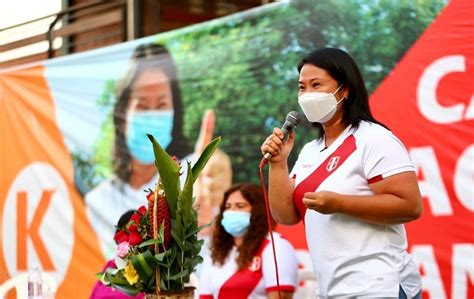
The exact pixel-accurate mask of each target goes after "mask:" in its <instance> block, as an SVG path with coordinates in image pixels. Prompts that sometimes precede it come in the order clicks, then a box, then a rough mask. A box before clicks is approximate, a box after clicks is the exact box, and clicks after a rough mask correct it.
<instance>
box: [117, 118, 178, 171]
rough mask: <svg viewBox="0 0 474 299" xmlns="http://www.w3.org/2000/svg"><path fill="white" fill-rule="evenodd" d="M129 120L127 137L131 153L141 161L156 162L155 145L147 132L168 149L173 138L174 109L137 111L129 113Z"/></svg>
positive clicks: (144, 162)
mask: <svg viewBox="0 0 474 299" xmlns="http://www.w3.org/2000/svg"><path fill="white" fill-rule="evenodd" d="M127 121H128V122H127V134H126V136H127V137H126V139H127V146H128V149H129V150H130V153H131V155H132V156H133V157H134V158H135V159H137V160H138V161H139V162H140V163H143V164H152V163H154V161H155V155H154V153H153V146H152V144H151V142H150V140H149V139H148V137H147V136H146V134H151V135H153V136H154V137H155V139H156V140H157V141H158V143H159V144H160V145H161V147H162V148H163V149H166V148H167V147H168V145H169V144H170V143H171V139H172V137H171V132H172V131H173V110H164V111H163V110H145V111H135V112H132V113H130V114H129V116H128V120H127Z"/></svg>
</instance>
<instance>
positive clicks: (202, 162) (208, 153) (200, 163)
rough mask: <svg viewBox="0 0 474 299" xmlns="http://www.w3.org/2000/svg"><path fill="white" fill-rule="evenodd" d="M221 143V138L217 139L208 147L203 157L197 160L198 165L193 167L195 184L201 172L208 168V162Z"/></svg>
mask: <svg viewBox="0 0 474 299" xmlns="http://www.w3.org/2000/svg"><path fill="white" fill-rule="evenodd" d="M219 143H221V137H217V138H215V139H214V140H212V141H211V142H209V144H208V145H207V146H206V148H205V149H204V151H203V152H202V154H201V156H199V159H198V160H197V162H196V164H194V166H193V182H194V181H196V179H197V178H198V176H199V174H200V173H201V171H202V170H203V169H204V166H206V163H207V161H209V158H211V156H212V154H213V153H214V151H215V150H216V148H217V146H218V145H219Z"/></svg>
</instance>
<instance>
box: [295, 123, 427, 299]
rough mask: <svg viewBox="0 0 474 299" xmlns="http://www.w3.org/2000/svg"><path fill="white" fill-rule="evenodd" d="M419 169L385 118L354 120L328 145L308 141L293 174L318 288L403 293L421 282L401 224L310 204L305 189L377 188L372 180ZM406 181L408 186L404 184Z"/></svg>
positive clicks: (337, 293)
mask: <svg viewBox="0 0 474 299" xmlns="http://www.w3.org/2000/svg"><path fill="white" fill-rule="evenodd" d="M406 171H415V168H414V166H413V164H412V162H411V160H410V157H409V155H408V152H407V150H406V148H405V147H404V145H403V144H402V143H401V142H400V140H399V139H398V138H397V137H395V136H394V135H393V134H392V133H391V132H390V131H389V130H387V129H385V128H383V127H382V126H380V125H377V124H374V123H370V122H365V121H363V122H361V123H360V125H359V128H358V129H356V130H354V129H352V128H351V127H350V126H349V127H347V128H346V129H345V130H344V132H343V133H342V134H341V135H340V136H339V137H338V138H337V140H336V141H334V142H333V143H332V144H331V145H330V146H329V147H328V148H325V146H324V140H314V141H312V142H309V143H307V144H306V145H305V146H304V147H303V149H302V151H301V153H300V155H299V157H298V160H297V162H296V163H295V165H294V168H293V170H292V172H291V174H290V176H293V175H296V182H295V186H296V187H295V191H294V193H293V200H294V202H295V205H296V207H297V208H298V211H299V213H300V215H301V216H302V219H303V220H304V222H305V228H306V240H307V242H308V249H309V252H310V254H311V258H312V262H313V269H314V270H315V273H316V276H317V280H318V296H320V297H323V298H326V297H330V298H333V297H342V296H348V295H351V296H354V295H358V296H361V297H378V298H380V297H397V298H398V292H399V286H400V285H401V286H402V287H403V289H404V290H405V292H406V293H407V295H408V296H414V295H415V294H416V293H418V292H419V291H420V289H421V278H420V275H419V273H418V270H417V267H416V265H415V263H414V262H413V260H412V258H411V256H410V255H409V254H408V253H407V251H406V248H407V239H406V233H405V228H404V226H403V225H402V224H398V225H382V224H371V223H368V222H364V221H361V220H358V219H356V218H353V217H350V216H347V215H343V214H339V213H336V214H330V215H324V214H321V213H318V212H316V211H314V210H306V208H305V206H304V204H303V202H302V198H303V196H304V193H305V192H314V191H332V192H337V193H340V194H350V195H373V194H374V193H373V192H372V190H371V189H370V186H369V185H370V184H371V183H373V182H376V181H379V180H382V179H384V178H385V177H388V176H391V175H394V174H398V173H401V172H406ZM400 188H403V186H400Z"/></svg>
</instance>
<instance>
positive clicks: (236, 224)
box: [221, 211, 250, 237]
mask: <svg viewBox="0 0 474 299" xmlns="http://www.w3.org/2000/svg"><path fill="white" fill-rule="evenodd" d="M221 224H222V227H223V228H224V230H225V231H226V232H228V233H229V234H230V235H232V236H234V237H242V236H243V235H245V233H246V232H247V230H248V228H249V225H250V213H249V212H242V211H225V212H224V214H223V217H222V221H221Z"/></svg>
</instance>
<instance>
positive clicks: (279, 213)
mask: <svg viewBox="0 0 474 299" xmlns="http://www.w3.org/2000/svg"><path fill="white" fill-rule="evenodd" d="M293 190H294V180H292V179H290V178H289V174H288V164H287V162H286V161H285V162H284V163H272V164H270V170H269V172H268V198H269V201H270V209H271V212H272V216H273V218H275V220H276V221H277V222H278V223H281V224H285V225H292V224H296V223H298V222H299V221H300V220H301V217H300V215H299V214H298V212H297V211H296V208H295V205H294V203H293Z"/></svg>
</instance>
